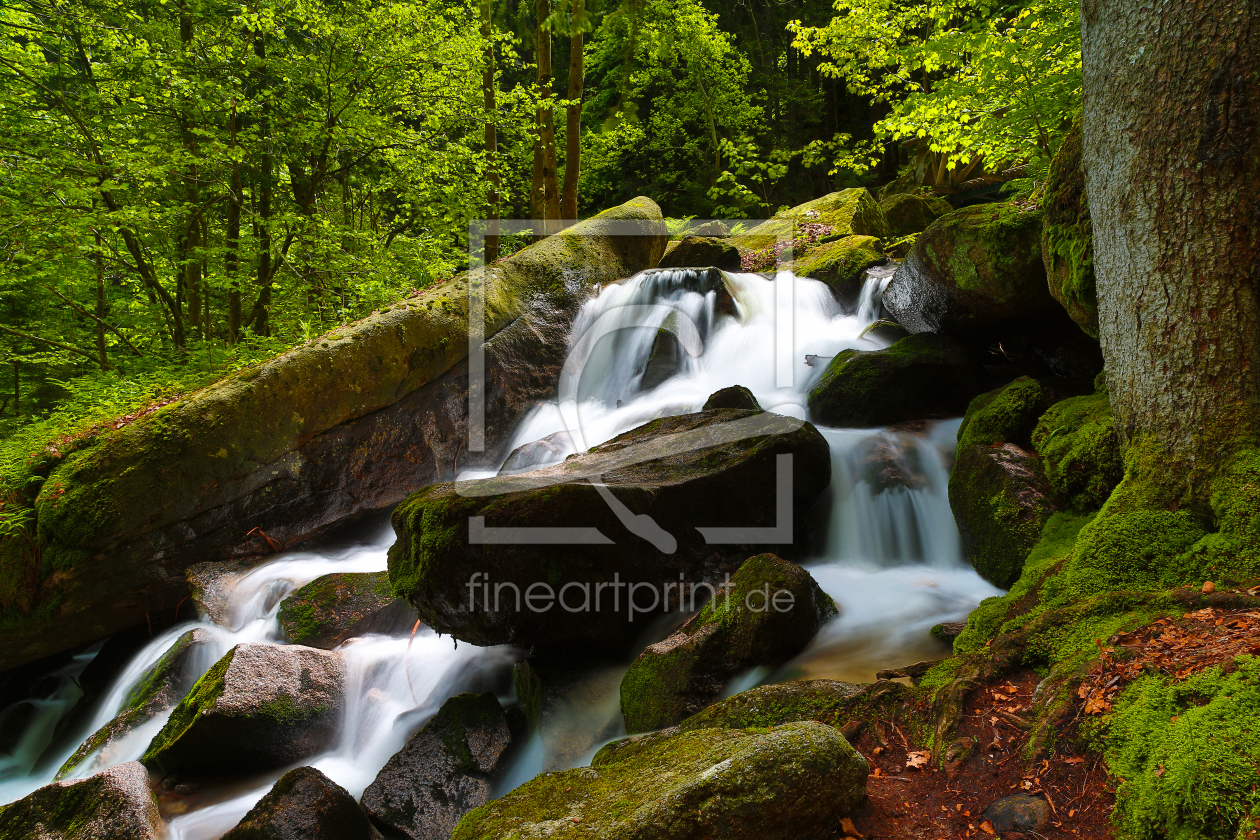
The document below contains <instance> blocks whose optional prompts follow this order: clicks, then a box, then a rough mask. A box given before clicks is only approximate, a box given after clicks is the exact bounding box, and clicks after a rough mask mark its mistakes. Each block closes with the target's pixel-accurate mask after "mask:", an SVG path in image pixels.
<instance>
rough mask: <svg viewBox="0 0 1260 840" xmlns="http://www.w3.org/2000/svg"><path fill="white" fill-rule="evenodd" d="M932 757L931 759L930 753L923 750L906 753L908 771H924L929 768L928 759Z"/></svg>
mask: <svg viewBox="0 0 1260 840" xmlns="http://www.w3.org/2000/svg"><path fill="white" fill-rule="evenodd" d="M930 757H931V754H930V753H927V752H924V751H922V750H917V751H915V752H910V753H906V769H908V770H922V769H923V768H924V767H926V766H927V763H928V758H930Z"/></svg>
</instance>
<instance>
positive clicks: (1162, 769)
mask: <svg viewBox="0 0 1260 840" xmlns="http://www.w3.org/2000/svg"><path fill="white" fill-rule="evenodd" d="M1166 772H1167V771H1166V770H1165V769H1164V765H1162V764H1161V765H1159V769H1157V770H1156V771H1155V775H1156V776H1162V775H1164V773H1166Z"/></svg>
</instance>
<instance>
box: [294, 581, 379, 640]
mask: <svg viewBox="0 0 1260 840" xmlns="http://www.w3.org/2000/svg"><path fill="white" fill-rule="evenodd" d="M393 600H394V592H393V590H392V589H391V587H390V583H389V575H388V574H387V573H385V572H362V573H334V574H330V575H323V576H322V577H318V578H316V579H315V580H313V581H311V582H310V583H308V584H306V585H305V586H303V587H301V588H300V589H298V590H297V591H296V592H294V593H293V594H292V595H290V596H289V597H288V598H285V599H284V601H282V602H281V604H280V612H279V615H278V616H277V619H278V620H279V622H280V628H281V630H282V631H283V632H284V636H285V639H286V640H288V641H289V642H290V643H291V644H297V645H308V646H311V647H320V648H331V647H334V646H335V645H336V644H337V643H339V642H340V641H341V640H342V639H343V638H345V636H346V634H348V633H350V632H352V630H353V628H354V626H355V625H356V623H357V622H359V621H361V620H363V619H367V618H370V617H371V616H372V615H373V614H374V613H376V612H377V611H379V610H381V609H384V608H386V607H388V606H389V605H390V603H392V602H393Z"/></svg>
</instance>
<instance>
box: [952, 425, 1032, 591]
mask: <svg viewBox="0 0 1260 840" xmlns="http://www.w3.org/2000/svg"><path fill="white" fill-rule="evenodd" d="M949 506H950V508H952V509H953V511H954V519H955V521H957V523H958V532H959V534H961V536H962V543H963V550H964V552H965V553H966V555H967V559H968V560H970V561H971V565H972V566H973V567H974V568H975V570H976V571H977V572H978V573H979V574H980V576H981V577H982V578H984V579H985V580H987V581H989V582H990V583H992V584H993V585H994V586H998V587H1001V588H1003V589H1006V588H1009V587H1010V586H1011V585H1012V584H1013V583H1015V581H1016V580H1018V579H1019V576H1020V573H1021V572H1022V571H1023V567H1024V560H1025V559H1026V558H1027V557H1028V553H1029V552H1030V551H1031V550H1032V548H1033V546H1035V545H1036V544H1037V542H1038V540H1040V539H1041V532H1042V528H1043V527H1044V526H1045V524H1046V521H1047V520H1048V519H1049V518H1050V516H1051V515H1052V514H1053V513H1054V512H1055V506H1054V501H1053V497H1052V496H1051V491H1050V486H1049V484H1047V482H1046V478H1045V475H1044V474H1043V473H1042V471H1041V465H1040V463H1039V462H1038V460H1037V458H1036V457H1035V456H1033V455H1030V454H1029V453H1027V452H1025V451H1024V450H1022V449H1020V448H1019V447H1018V446H1015V445H1014V444H1011V443H1008V444H1004V445H1002V446H983V445H974V446H968V447H966V448H964V449H960V450H959V452H958V459H957V460H956V461H955V462H954V468H953V470H952V471H951V472H950V476H949Z"/></svg>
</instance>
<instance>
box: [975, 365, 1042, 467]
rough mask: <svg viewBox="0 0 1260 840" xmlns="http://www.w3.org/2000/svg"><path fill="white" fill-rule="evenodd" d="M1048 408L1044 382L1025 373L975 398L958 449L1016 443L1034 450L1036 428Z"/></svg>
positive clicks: (1023, 447)
mask: <svg viewBox="0 0 1260 840" xmlns="http://www.w3.org/2000/svg"><path fill="white" fill-rule="evenodd" d="M1045 410H1046V394H1045V390H1044V389H1043V388H1042V386H1041V383H1040V382H1038V381H1037V380H1035V379H1033V378H1032V377H1029V376H1021V377H1020V378H1019V379H1016V380H1015V381H1014V382H1010V383H1008V384H1006V385H1003V386H1002V387H1001V388H997V389H995V390H993V391H989V392H988V393H987V394H981V395H980V396H978V397H976V398H975V399H974V400H972V401H971V404H970V405H968V406H967V413H966V414H965V415H964V416H963V421H962V425H961V426H959V427H958V448H959V449H965V448H966V447H968V446H992V445H993V444H995V443H1013V444H1015V445H1016V446H1018V447H1020V448H1021V449H1031V448H1032V433H1033V429H1034V428H1035V427H1036V425H1037V420H1038V419H1039V418H1040V417H1041V415H1042V414H1043V413H1044V412H1045Z"/></svg>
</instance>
